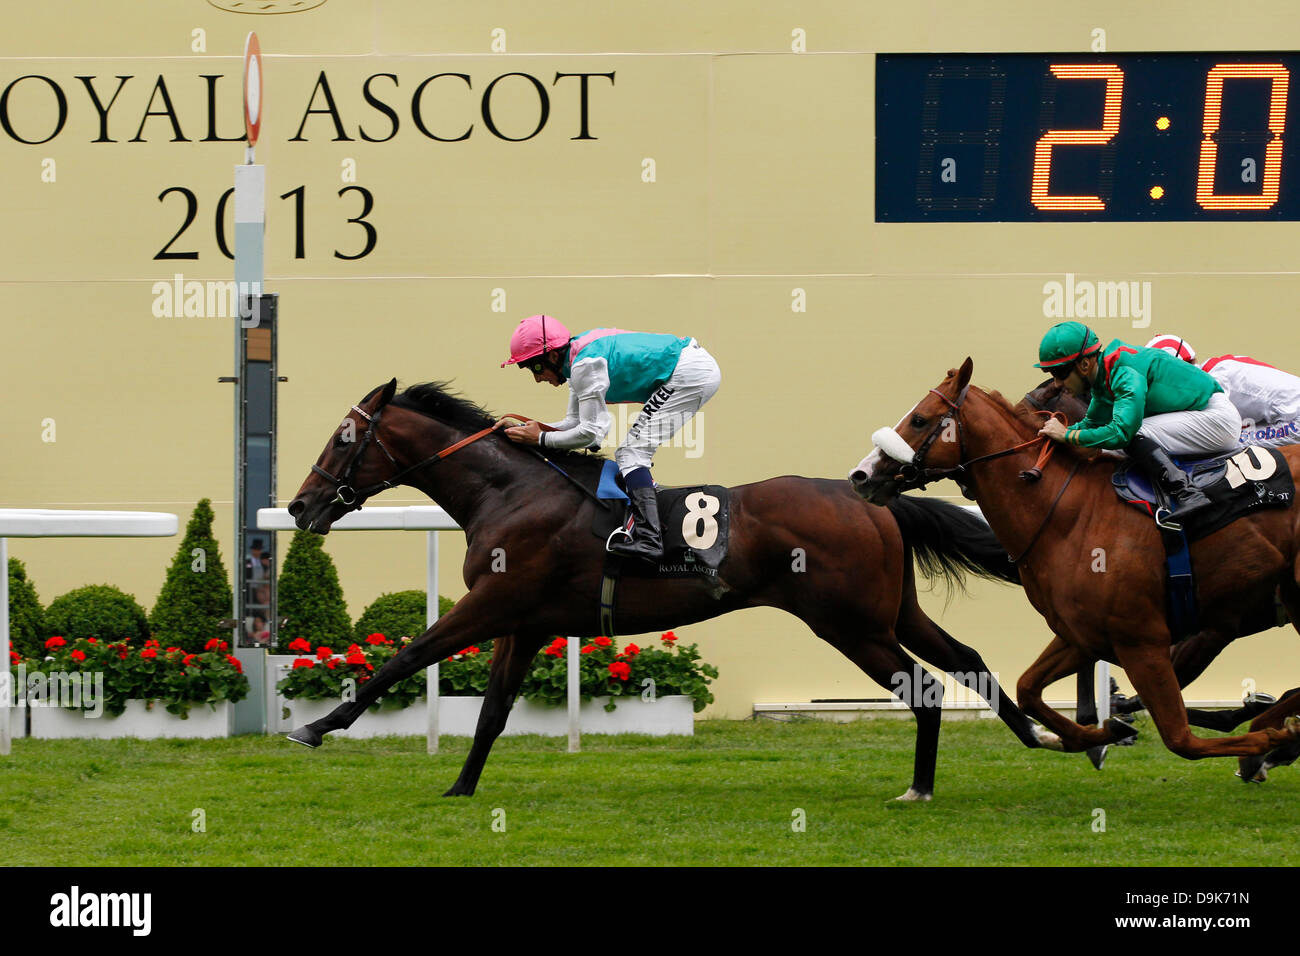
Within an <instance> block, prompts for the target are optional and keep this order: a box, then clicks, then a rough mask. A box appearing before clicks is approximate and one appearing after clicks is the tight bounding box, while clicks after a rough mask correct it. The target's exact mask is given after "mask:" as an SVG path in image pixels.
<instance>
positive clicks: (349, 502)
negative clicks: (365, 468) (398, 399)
mask: <svg viewBox="0 0 1300 956" xmlns="http://www.w3.org/2000/svg"><path fill="white" fill-rule="evenodd" d="M352 410H353V411H354V412H356V413H357V414H358V415H360V416H361V417H362V418H364V419H365V420H366V421H367V422H369V423H370V427H369V428H367V429H366V433H365V434H364V435H363V436H362V437H361V442H360V444H359V446H358V447H357V453H356V454H355V455H353V456H352V460H351V461H350V462H349V463H348V467H347V470H346V471H344V472H343V477H341V478H336V477H334V476H333V475H331V474H330V473H329V472H328V471H326V470H325V469H324V468H322V467H320V465H312V466H311V470H312V471H314V472H315V473H316V474H318V475H320V476H321V477H322V478H324V479H325V480H326V481H330V482H333V484H334V485H335V488H334V498H333V499H331V500H330V502H329V503H330V504H332V505H343V506H345V507H347V508H351V507H352V506H353V505H356V510H357V511H360V510H361V506H360V505H357V504H356V503H357V501H358V500H359V499H363V498H369V497H370V496H371V495H373V494H375V493H376V492H378V491H383V490H384V489H385V488H392V487H393V479H392V478H390V479H388V480H387V481H382V482H380V483H379V484H377V485H371V486H370V487H368V488H363V489H362V490H361V491H357V489H355V488H353V487H352V485H351V481H352V476H353V475H354V474H355V473H356V470H357V467H358V466H359V465H360V464H361V459H362V457H363V456H364V455H365V453H366V446H367V445H369V444H370V442H371V441H372V440H373V441H374V443H375V444H376V445H378V446H379V450H380V451H382V452H383V453H384V456H385V457H386V458H387V459H388V461H389V462H390V463H391V464H392V466H393V467H394V468H400V467H401V466H400V465H398V464H397V459H395V458H394V457H393V456H392V453H391V452H389V450H388V448H387V447H386V446H385V445H384V440H383V439H382V438H380V437H379V418H380V416H381V415H383V413H384V410H383V409H382V408H381V409H379V411H377V412H375V414H374V415H373V416H372V415H370V414H369V413H368V412H366V411H365V410H364V409H362V408H361V407H359V406H357V405H353V406H352ZM393 477H394V478H395V477H397V476H396V475H394V476H393Z"/></svg>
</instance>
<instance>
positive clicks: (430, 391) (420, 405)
mask: <svg viewBox="0 0 1300 956" xmlns="http://www.w3.org/2000/svg"><path fill="white" fill-rule="evenodd" d="M450 384H451V383H449V382H421V383H419V384H417V385H411V386H409V387H407V388H405V389H404V390H402V391H401V392H398V393H397V394H396V395H394V396H393V400H392V402H390V404H392V405H396V406H397V407H398V408H405V409H407V410H409V411H412V412H417V413H419V414H421V415H427V416H428V417H429V418H435V419H437V420H438V421H440V422H442V423H443V424H444V425H450V426H452V427H453V428H459V429H462V430H464V431H467V432H477V431H481V430H483V429H484V428H491V427H492V425H493V424H495V423H496V421H497V418H498V417H499V416H497V415H494V414H493V413H492V412H490V411H488V410H487V409H486V408H484V407H483V406H482V405H479V404H477V403H475V402H472V401H470V400H469V399H468V398H465V397H464V396H463V395H458V394H457V393H455V392H453V391H451V388H450ZM381 387H382V386H381ZM375 391H378V389H376V390H375ZM374 394H375V393H374V392H371V393H370V395H374ZM370 395H367V396H366V398H367V399H368V398H370ZM500 440H501V441H503V442H505V443H506V444H507V445H509V446H511V447H515V444H514V442H512V441H510V439H508V438H506V437H505V436H504V435H502V436H500ZM519 450H520V451H523V448H520V449H519ZM545 454H546V457H547V458H553V459H555V460H556V461H557V462H558V461H562V462H567V463H571V464H577V463H583V462H591V461H604V460H605V456H604V455H601V454H598V453H595V452H586V451H566V450H564V449H560V448H547V449H546V451H545Z"/></svg>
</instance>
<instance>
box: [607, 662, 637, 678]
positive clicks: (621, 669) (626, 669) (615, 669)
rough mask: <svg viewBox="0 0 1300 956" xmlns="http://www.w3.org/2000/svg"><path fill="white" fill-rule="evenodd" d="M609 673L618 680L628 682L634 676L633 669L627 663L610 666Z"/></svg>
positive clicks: (615, 663)
mask: <svg viewBox="0 0 1300 956" xmlns="http://www.w3.org/2000/svg"><path fill="white" fill-rule="evenodd" d="M609 672H610V674H611V675H612V676H613V677H615V678H616V679H618V680H627V679H628V678H629V677H631V676H632V667H631V666H630V665H629V664H628V663H627V662H626V661H615V662H614V663H612V664H610V665H609Z"/></svg>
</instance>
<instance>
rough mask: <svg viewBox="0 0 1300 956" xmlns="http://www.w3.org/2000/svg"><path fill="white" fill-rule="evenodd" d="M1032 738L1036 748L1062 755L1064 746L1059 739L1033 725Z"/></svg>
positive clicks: (1048, 731)
mask: <svg viewBox="0 0 1300 956" xmlns="http://www.w3.org/2000/svg"><path fill="white" fill-rule="evenodd" d="M1034 738H1035V739H1036V740H1037V741H1038V746H1040V747H1042V748H1043V749H1044V750H1056V751H1058V752H1062V753H1063V752H1064V751H1065V744H1063V743H1062V742H1061V738H1060V737H1058V736H1057V735H1056V734H1054V733H1052V732H1051V731H1050V730H1045V729H1043V728H1042V727H1040V726H1038V725H1037V724H1034Z"/></svg>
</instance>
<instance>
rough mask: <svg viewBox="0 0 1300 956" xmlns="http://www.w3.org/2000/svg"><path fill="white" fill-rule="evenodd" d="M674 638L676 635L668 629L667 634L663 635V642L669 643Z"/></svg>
mask: <svg viewBox="0 0 1300 956" xmlns="http://www.w3.org/2000/svg"><path fill="white" fill-rule="evenodd" d="M675 640H677V635H676V634H674V633H673V632H672V631H669V632H668V633H667V634H665V635H664V636H663V642H664V643H665V644H671V643H672V642H673V641H675Z"/></svg>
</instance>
